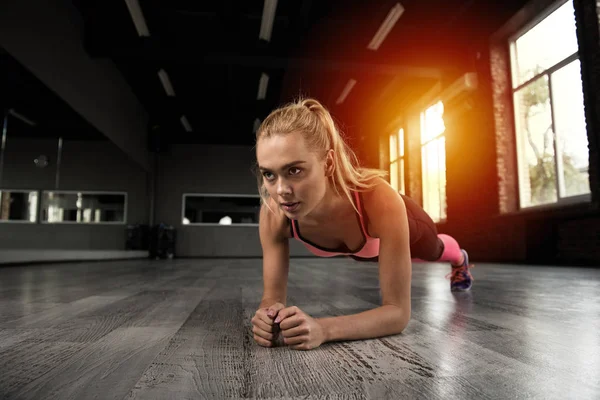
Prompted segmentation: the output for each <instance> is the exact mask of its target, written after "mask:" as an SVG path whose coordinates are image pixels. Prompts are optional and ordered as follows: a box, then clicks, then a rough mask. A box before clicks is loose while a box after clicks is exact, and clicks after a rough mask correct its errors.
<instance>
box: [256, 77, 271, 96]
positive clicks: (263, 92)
mask: <svg viewBox="0 0 600 400" xmlns="http://www.w3.org/2000/svg"><path fill="white" fill-rule="evenodd" d="M268 84H269V75H267V74H265V73H264V72H263V74H262V75H261V76H260V82H259V83H258V95H257V97H256V98H257V100H264V99H265V98H266V97H267V85H268Z"/></svg>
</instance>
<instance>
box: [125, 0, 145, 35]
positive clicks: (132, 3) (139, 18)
mask: <svg viewBox="0 0 600 400" xmlns="http://www.w3.org/2000/svg"><path fill="white" fill-rule="evenodd" d="M125 3H127V8H128V9H129V14H131V19H133V24H134V25H135V29H136V30H137V32H138V35H139V36H150V31H149V30H148V25H146V20H145V19H144V13H142V8H141V7H140V3H138V0H125Z"/></svg>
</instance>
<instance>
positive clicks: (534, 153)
mask: <svg viewBox="0 0 600 400" xmlns="http://www.w3.org/2000/svg"><path fill="white" fill-rule="evenodd" d="M515 123H516V128H517V132H516V133H517V151H518V153H519V193H520V198H521V207H529V206H535V205H539V204H547V203H552V202H555V201H556V200H557V192H556V165H555V162H556V160H555V154H554V138H553V132H552V116H551V110H550V95H549V89H548V77H547V76H546V75H544V76H542V77H540V78H539V79H536V80H535V81H533V82H532V83H530V84H529V85H527V86H525V87H523V88H522V89H521V90H519V91H517V92H516V93H515Z"/></svg>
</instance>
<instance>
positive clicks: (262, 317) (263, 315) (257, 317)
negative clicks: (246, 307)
mask: <svg viewBox="0 0 600 400" xmlns="http://www.w3.org/2000/svg"><path fill="white" fill-rule="evenodd" d="M255 321H262V322H263V323H264V324H266V325H273V318H270V317H269V316H268V315H267V309H266V308H261V309H260V310H258V311H256V314H254V317H253V318H252V323H253V324H254V323H255Z"/></svg>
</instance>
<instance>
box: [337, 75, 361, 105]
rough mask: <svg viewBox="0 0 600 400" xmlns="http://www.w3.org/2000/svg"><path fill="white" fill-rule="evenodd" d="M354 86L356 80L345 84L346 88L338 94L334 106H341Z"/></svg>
mask: <svg viewBox="0 0 600 400" xmlns="http://www.w3.org/2000/svg"><path fill="white" fill-rule="evenodd" d="M354 85H356V80H354V79H350V80H349V81H348V83H346V87H345V88H344V90H342V93H341V94H340V97H338V99H337V101H336V102H335V104H342V103H343V102H344V100H346V97H347V96H348V93H350V91H351V90H352V88H353V87H354Z"/></svg>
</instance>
